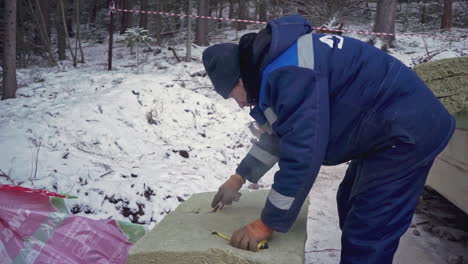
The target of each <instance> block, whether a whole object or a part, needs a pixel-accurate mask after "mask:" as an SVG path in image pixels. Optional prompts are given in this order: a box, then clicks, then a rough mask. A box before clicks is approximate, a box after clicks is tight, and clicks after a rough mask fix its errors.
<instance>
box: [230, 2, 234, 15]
mask: <svg viewBox="0 0 468 264" xmlns="http://www.w3.org/2000/svg"><path fill="white" fill-rule="evenodd" d="M229 18H234V0H229Z"/></svg>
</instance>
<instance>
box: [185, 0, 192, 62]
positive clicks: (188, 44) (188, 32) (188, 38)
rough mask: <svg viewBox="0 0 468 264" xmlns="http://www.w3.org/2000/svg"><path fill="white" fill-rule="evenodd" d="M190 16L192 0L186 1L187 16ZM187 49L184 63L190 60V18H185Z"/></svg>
mask: <svg viewBox="0 0 468 264" xmlns="http://www.w3.org/2000/svg"><path fill="white" fill-rule="evenodd" d="M191 14H192V0H188V8H187V15H191ZM186 41H187V43H186V44H187V47H186V54H185V61H186V62H190V61H191V60H192V18H191V17H187V39H186Z"/></svg>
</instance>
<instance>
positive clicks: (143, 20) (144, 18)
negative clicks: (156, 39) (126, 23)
mask: <svg viewBox="0 0 468 264" xmlns="http://www.w3.org/2000/svg"><path fill="white" fill-rule="evenodd" d="M140 7H141V8H140V10H143V11H148V0H141V6H140ZM140 27H141V28H144V29H147V28H148V14H143V13H140Z"/></svg>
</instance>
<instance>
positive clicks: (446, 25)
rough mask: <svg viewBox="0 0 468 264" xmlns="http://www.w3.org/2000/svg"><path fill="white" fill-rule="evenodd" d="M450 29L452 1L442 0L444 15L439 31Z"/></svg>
mask: <svg viewBox="0 0 468 264" xmlns="http://www.w3.org/2000/svg"><path fill="white" fill-rule="evenodd" d="M451 27H452V0H444V13H443V14H442V21H441V23H440V29H444V30H449V29H450V28H451Z"/></svg>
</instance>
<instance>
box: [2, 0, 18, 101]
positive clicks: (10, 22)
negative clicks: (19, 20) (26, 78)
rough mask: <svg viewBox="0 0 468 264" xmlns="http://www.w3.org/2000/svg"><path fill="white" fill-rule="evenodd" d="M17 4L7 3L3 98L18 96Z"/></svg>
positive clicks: (14, 2) (13, 2)
mask: <svg viewBox="0 0 468 264" xmlns="http://www.w3.org/2000/svg"><path fill="white" fill-rule="evenodd" d="M16 2H17V1H6V3H5V24H4V25H5V36H4V43H3V96H2V99H3V100H5V99H9V98H15V96H16Z"/></svg>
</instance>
